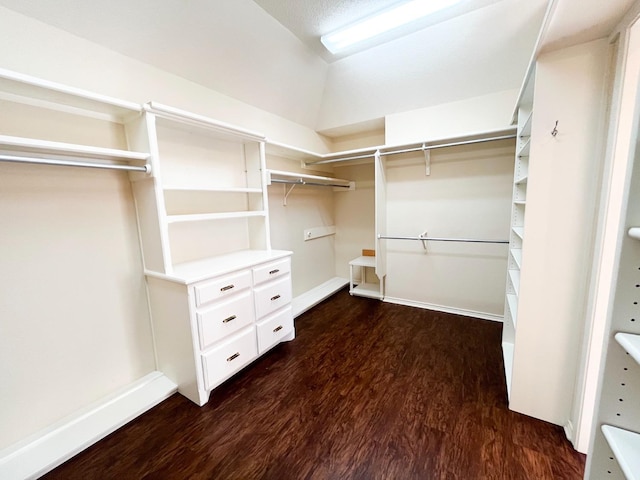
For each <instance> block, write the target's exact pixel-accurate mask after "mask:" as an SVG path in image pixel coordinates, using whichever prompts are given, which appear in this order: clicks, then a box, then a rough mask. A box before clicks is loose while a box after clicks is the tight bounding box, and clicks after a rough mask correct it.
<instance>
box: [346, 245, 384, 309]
mask: <svg viewBox="0 0 640 480" xmlns="http://www.w3.org/2000/svg"><path fill="white" fill-rule="evenodd" d="M354 267H355V268H356V269H359V270H360V271H359V280H356V272H354ZM375 268H376V257H365V256H362V257H358V258H355V259H353V260H351V261H350V262H349V293H350V294H351V295H355V296H358V297H367V298H375V299H378V300H380V299H382V298H383V291H382V286H381V283H379V282H369V281H367V277H369V278H370V277H371V276H375V274H374V272H369V273H368V274H367V269H375Z"/></svg>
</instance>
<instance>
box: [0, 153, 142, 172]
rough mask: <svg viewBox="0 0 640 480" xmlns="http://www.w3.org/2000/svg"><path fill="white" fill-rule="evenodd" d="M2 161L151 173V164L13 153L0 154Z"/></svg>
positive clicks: (0, 160)
mask: <svg viewBox="0 0 640 480" xmlns="http://www.w3.org/2000/svg"><path fill="white" fill-rule="evenodd" d="M0 162H14V163H34V164H39V165H56V166H63V167H84V168H102V169H107V170H124V171H128V172H143V173H151V165H149V164H146V165H143V166H141V167H137V166H135V165H115V164H109V163H93V162H74V161H70V160H53V159H47V158H33V157H16V156H13V155H0Z"/></svg>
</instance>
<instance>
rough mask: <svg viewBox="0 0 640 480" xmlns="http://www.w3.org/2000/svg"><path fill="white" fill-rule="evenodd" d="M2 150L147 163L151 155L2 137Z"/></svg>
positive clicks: (0, 147)
mask: <svg viewBox="0 0 640 480" xmlns="http://www.w3.org/2000/svg"><path fill="white" fill-rule="evenodd" d="M0 150H5V151H11V152H21V153H30V154H37V155H48V156H50V155H57V156H60V157H76V158H78V157H81V158H92V159H99V160H121V161H145V160H147V159H148V158H149V157H150V156H151V155H150V154H148V153H142V152H131V151H128V150H117V149H115V148H102V147H92V146H88V145H77V144H73V143H62V142H50V141H47V140H36V139H33V138H24V137H11V136H8V135H0Z"/></svg>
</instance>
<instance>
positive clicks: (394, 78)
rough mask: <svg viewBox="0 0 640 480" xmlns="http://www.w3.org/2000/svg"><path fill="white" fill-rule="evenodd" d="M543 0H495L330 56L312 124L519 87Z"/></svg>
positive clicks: (325, 126) (330, 124)
mask: <svg viewBox="0 0 640 480" xmlns="http://www.w3.org/2000/svg"><path fill="white" fill-rule="evenodd" d="M545 5H546V2H540V1H531V0H516V1H512V2H509V4H505V2H498V3H496V4H493V5H490V6H487V7H485V8H481V9H479V10H476V11H474V12H471V13H469V14H467V15H463V16H460V17H457V18H455V19H452V20H449V21H447V22H443V23H440V24H437V25H434V26H431V27H429V28H426V29H424V30H422V31H418V32H416V33H413V34H411V35H407V36H405V37H403V38H400V39H397V40H395V41H392V42H389V43H386V44H383V45H380V46H378V47H374V48H371V49H369V50H366V51H363V52H361V53H358V54H355V55H352V56H350V57H347V58H344V59H342V60H338V61H337V62H334V63H332V64H331V65H330V66H329V71H328V74H327V81H326V86H325V93H324V97H323V100H322V106H321V109H320V114H319V118H318V122H317V129H318V130H320V131H324V130H329V129H331V128H335V127H338V126H343V125H351V124H357V123H360V122H363V121H366V120H371V119H375V118H382V117H384V116H386V115H390V114H393V113H398V112H404V111H409V110H415V109H416V108H424V107H428V106H431V105H439V104H442V103H449V102H454V101H459V100H462V99H466V98H473V97H478V96H483V95H487V94H489V93H493V92H500V91H505V90H512V89H518V88H519V87H520V84H521V83H522V77H523V75H524V72H525V69H526V67H527V63H528V61H529V54H530V52H531V50H532V48H533V44H534V42H535V39H536V36H537V34H538V29H539V26H540V21H541V20H542V17H543V15H544V9H545ZM523 10H526V11H527V12H528V14H529V18H530V19H531V18H533V19H539V20H540V21H529V23H523V24H520V23H518V21H515V20H514V19H517V18H522V16H520V15H519V14H520V13H522V11H523ZM524 16H525V17H526V16H527V15H524ZM523 52H526V53H524V54H523ZM407 65H410V68H407ZM398 72H402V73H401V74H400V75H399V74H398Z"/></svg>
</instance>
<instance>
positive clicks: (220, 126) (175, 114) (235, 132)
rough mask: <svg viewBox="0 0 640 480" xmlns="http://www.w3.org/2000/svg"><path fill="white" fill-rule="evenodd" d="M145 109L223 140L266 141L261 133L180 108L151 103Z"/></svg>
mask: <svg viewBox="0 0 640 480" xmlns="http://www.w3.org/2000/svg"><path fill="white" fill-rule="evenodd" d="M144 109H145V110H146V111H147V112H150V113H153V114H155V115H156V116H158V117H160V118H163V119H166V120H170V121H172V122H175V123H177V124H181V125H189V126H192V127H198V128H201V129H204V130H206V131H209V132H211V133H213V134H215V135H216V136H221V137H223V138H228V139H233V140H235V141H238V140H244V141H252V142H264V141H265V136H264V135H263V134H261V133H257V132H253V131H251V130H246V129H244V128H240V127H237V126H235V125H231V124H229V123H225V122H220V121H218V120H214V119H212V118H209V117H205V116H203V115H198V114H196V113H192V112H187V111H186V110H181V109H179V108H174V107H170V106H167V105H163V104H160V103H156V102H149V103H147V104H145V105H144Z"/></svg>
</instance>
